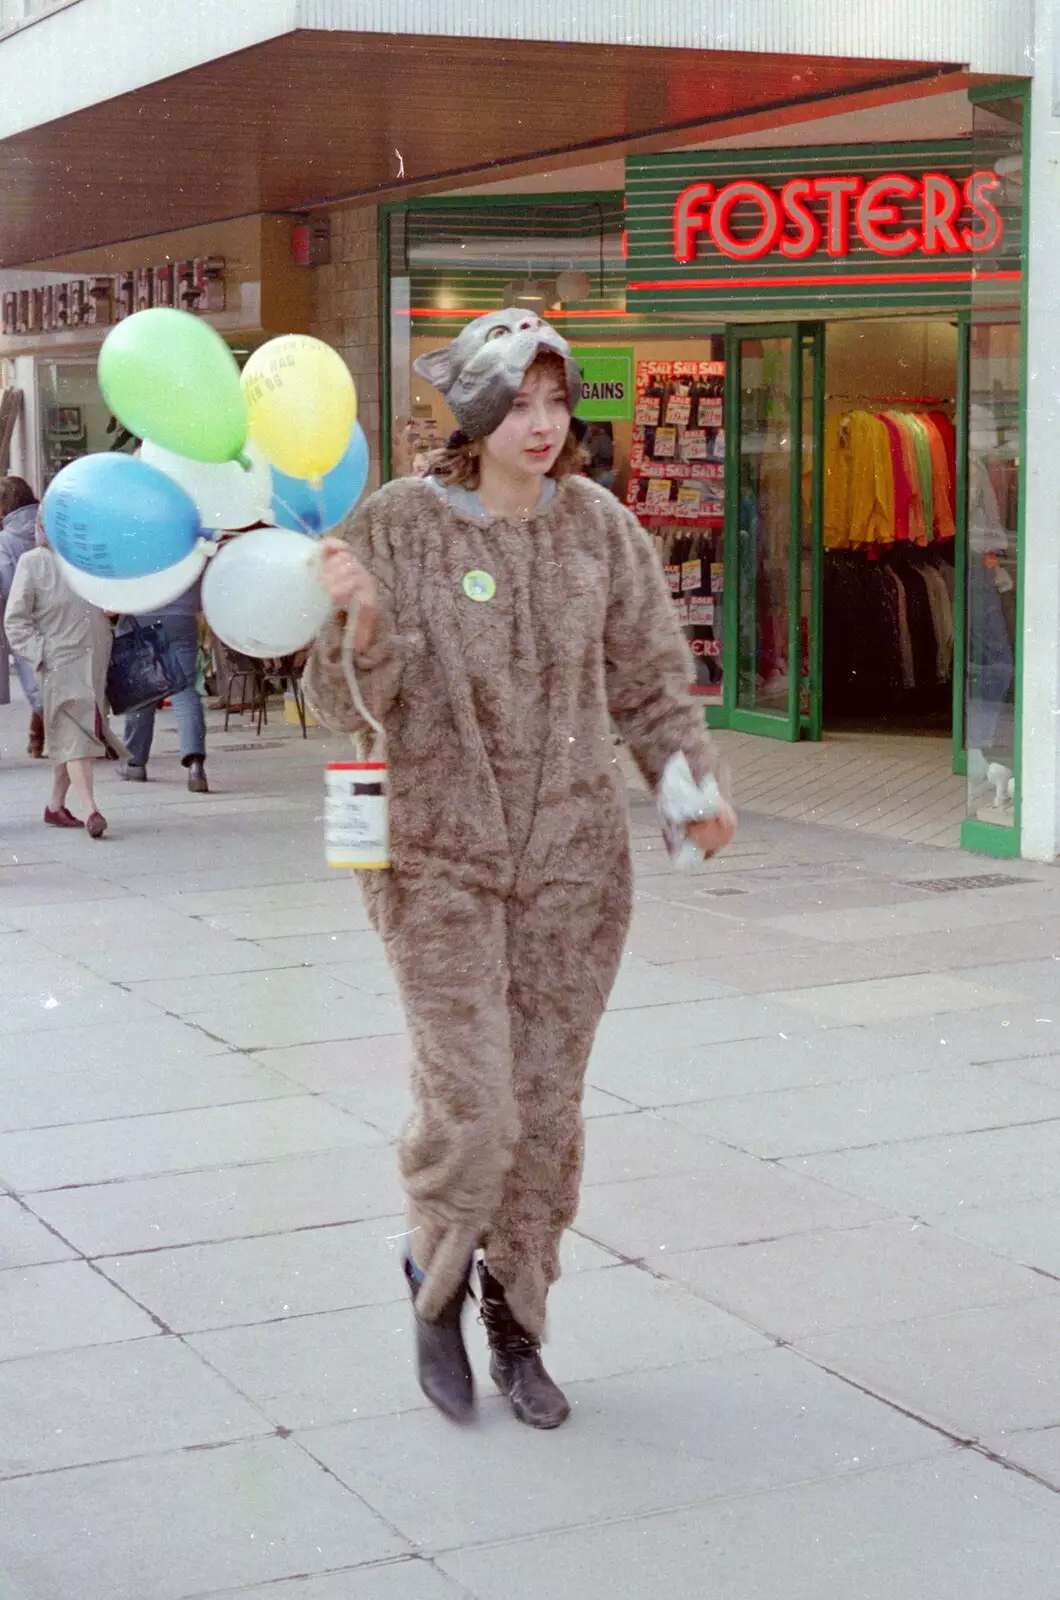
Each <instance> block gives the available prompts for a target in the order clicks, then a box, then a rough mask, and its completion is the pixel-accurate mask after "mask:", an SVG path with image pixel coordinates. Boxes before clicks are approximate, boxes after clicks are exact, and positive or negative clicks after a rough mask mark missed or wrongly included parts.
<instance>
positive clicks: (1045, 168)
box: [1022, 0, 1060, 861]
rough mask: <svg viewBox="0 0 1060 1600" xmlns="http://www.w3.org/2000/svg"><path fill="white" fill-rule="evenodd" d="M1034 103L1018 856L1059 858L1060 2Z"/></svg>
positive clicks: (1042, 7)
mask: <svg viewBox="0 0 1060 1600" xmlns="http://www.w3.org/2000/svg"><path fill="white" fill-rule="evenodd" d="M1035 20H1036V34H1037V37H1036V43H1035V76H1034V88H1033V93H1032V99H1031V134H1030V142H1031V143H1030V195H1029V199H1030V219H1031V225H1030V249H1029V259H1028V261H1027V263H1026V266H1027V271H1028V273H1029V280H1028V288H1029V320H1028V330H1027V333H1028V339H1027V349H1028V359H1027V470H1026V479H1025V481H1026V506H1025V518H1024V527H1025V538H1024V547H1023V552H1022V558H1023V594H1024V606H1023V618H1024V626H1023V758H1022V769H1023V770H1022V784H1023V802H1022V851H1023V854H1024V855H1025V856H1027V857H1028V858H1029V859H1031V860H1033V861H1053V860H1055V859H1056V857H1057V856H1058V855H1060V75H1058V68H1057V62H1058V57H1060V0H1040V3H1039V4H1037V5H1036V6H1035Z"/></svg>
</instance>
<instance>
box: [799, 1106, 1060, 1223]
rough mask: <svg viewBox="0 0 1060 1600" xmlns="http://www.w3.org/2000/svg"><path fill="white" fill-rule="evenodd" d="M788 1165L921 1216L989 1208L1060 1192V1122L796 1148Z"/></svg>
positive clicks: (832, 1183) (897, 1208)
mask: <svg viewBox="0 0 1060 1600" xmlns="http://www.w3.org/2000/svg"><path fill="white" fill-rule="evenodd" d="M783 1165H784V1166H785V1167H786V1168H788V1169H789V1170H790V1171H792V1172H798V1173H802V1174H803V1175H805V1176H808V1177H815V1178H817V1179H819V1180H820V1181H821V1182H822V1183H827V1184H830V1185H832V1186H833V1187H834V1188H836V1189H837V1190H843V1191H844V1192H846V1193H848V1194H856V1195H861V1196H863V1197H864V1198H866V1199H871V1200H875V1201H877V1202H878V1203H879V1204H880V1205H884V1206H889V1207H890V1208H891V1209H892V1210H895V1211H901V1210H904V1211H906V1212H908V1213H910V1214H911V1215H914V1216H921V1217H923V1216H929V1215H931V1216H933V1215H936V1214H937V1213H939V1212H940V1211H957V1210H960V1209H963V1207H965V1206H977V1207H981V1208H983V1209H987V1210H989V1209H991V1208H993V1207H995V1206H1004V1205H1007V1204H1011V1203H1013V1202H1015V1201H1018V1200H1037V1199H1042V1198H1047V1197H1049V1196H1051V1195H1054V1194H1060V1126H1058V1125H1057V1123H1055V1122H1040V1123H1029V1124H1027V1125H1026V1126H1024V1127H1015V1128H998V1129H991V1130H986V1131H984V1132H978V1133H977V1132H971V1133H961V1134H945V1135H943V1136H942V1137H940V1138H929V1139H913V1140H907V1141H905V1142H903V1143H899V1144H890V1145H881V1146H878V1147H877V1148H875V1149H871V1150H845V1151H839V1152H838V1153H836V1154H834V1155H817V1156H793V1157H791V1158H789V1159H786V1160H785V1162H784V1163H783Z"/></svg>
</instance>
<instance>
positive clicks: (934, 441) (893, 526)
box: [804, 408, 956, 550]
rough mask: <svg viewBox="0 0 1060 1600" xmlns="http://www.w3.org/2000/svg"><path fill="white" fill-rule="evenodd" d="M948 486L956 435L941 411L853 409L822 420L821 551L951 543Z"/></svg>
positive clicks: (952, 488)
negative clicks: (822, 503)
mask: <svg viewBox="0 0 1060 1600" xmlns="http://www.w3.org/2000/svg"><path fill="white" fill-rule="evenodd" d="M804 488H805V486H804ZM955 488H956V434H955V433H954V430H953V425H952V423H950V422H949V421H948V419H947V418H945V417H944V416H943V415H942V414H941V413H938V412H931V413H927V412H925V413H919V412H913V411H898V410H894V409H891V410H887V411H883V412H875V411H869V410H866V409H863V408H859V409H857V410H854V411H848V412H845V413H842V414H833V415H832V416H830V417H828V418H827V420H826V422H825V439H824V516H823V522H824V546H825V549H826V550H856V549H864V548H868V547H877V548H883V549H886V548H888V547H889V546H891V545H895V544H912V545H919V546H920V547H921V548H924V547H926V546H927V545H929V544H932V543H933V542H934V541H935V540H936V539H940V540H942V539H952V538H953V537H954V536H955V534H956V520H955V514H954V513H955Z"/></svg>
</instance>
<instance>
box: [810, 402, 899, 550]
mask: <svg viewBox="0 0 1060 1600" xmlns="http://www.w3.org/2000/svg"><path fill="white" fill-rule="evenodd" d="M893 543H894V468H893V466H892V463H891V446H890V439H889V437H888V434H887V429H886V427H885V426H884V424H883V423H882V422H881V421H880V420H879V418H878V417H874V416H872V415H871V413H870V412H868V411H850V412H847V413H845V414H844V415H842V416H839V415H836V416H832V417H829V418H828V419H827V421H826V423H825V457H824V546H825V549H826V550H848V549H850V548H851V547H852V546H862V545H870V544H893Z"/></svg>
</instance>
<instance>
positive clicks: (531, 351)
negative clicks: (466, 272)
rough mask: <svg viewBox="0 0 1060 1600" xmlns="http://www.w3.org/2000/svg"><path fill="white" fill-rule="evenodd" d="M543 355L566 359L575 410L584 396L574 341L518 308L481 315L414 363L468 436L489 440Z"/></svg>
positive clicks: (570, 397) (569, 386) (529, 312)
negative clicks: (449, 339) (443, 400)
mask: <svg viewBox="0 0 1060 1600" xmlns="http://www.w3.org/2000/svg"><path fill="white" fill-rule="evenodd" d="M544 355H549V356H558V357H559V359H560V360H561V361H562V362H563V368H564V373H565V375H566V379H567V398H568V399H569V401H570V409H571V412H572V413H573V411H574V408H575V406H577V405H578V403H579V402H580V400H581V397H582V373H581V368H580V367H579V365H578V363H577V362H576V361H575V359H574V357H573V356H572V355H571V348H570V345H569V344H568V343H567V341H566V339H564V338H563V337H562V336H561V335H560V334H558V333H557V332H556V330H555V328H550V327H549V325H548V323H547V322H542V321H541V318H540V317H537V316H535V315H534V313H533V312H532V311H521V310H519V308H518V307H517V306H515V307H512V308H511V309H510V310H508V311H487V313H486V315H485V316H484V317H476V318H475V320H474V322H469V323H468V325H467V327H466V328H464V329H463V330H462V331H461V332H460V333H458V334H457V336H456V338H455V339H454V340H453V342H452V344H448V345H446V346H445V348H444V349H442V350H431V351H430V352H429V353H428V354H427V355H425V356H420V357H419V358H418V360H417V361H415V362H414V366H415V369H416V371H417V372H418V373H419V375H420V377H421V378H426V379H427V382H428V383H430V384H433V385H434V387H435V388H436V389H437V390H439V392H440V393H441V394H443V395H444V396H445V399H446V403H447V404H448V406H449V409H450V411H451V412H452V413H453V416H454V417H455V418H456V420H457V424H458V426H459V428H460V431H461V433H462V434H464V436H465V437H466V438H467V439H468V440H472V439H484V438H485V437H486V435H487V434H489V433H492V432H493V431H494V429H495V428H499V427H500V425H501V423H502V422H503V421H504V419H505V417H506V416H507V415H508V413H509V411H510V410H511V408H512V402H513V401H514V399H515V397H516V395H517V394H518V393H519V388H520V385H521V384H522V381H523V379H524V378H525V377H526V374H527V373H528V372H529V370H530V368H531V367H532V366H533V364H534V362H535V361H536V360H537V358H538V356H544Z"/></svg>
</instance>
